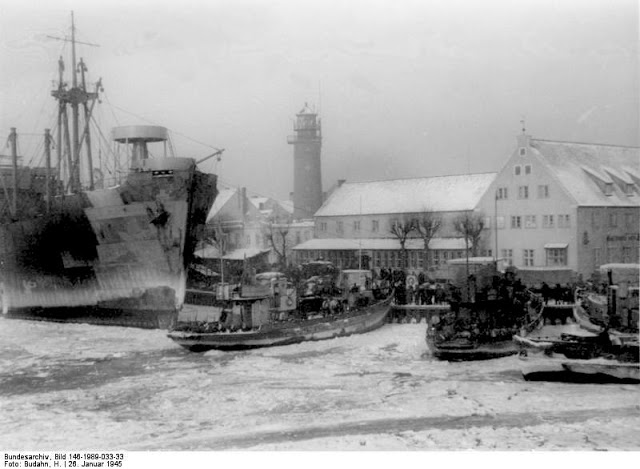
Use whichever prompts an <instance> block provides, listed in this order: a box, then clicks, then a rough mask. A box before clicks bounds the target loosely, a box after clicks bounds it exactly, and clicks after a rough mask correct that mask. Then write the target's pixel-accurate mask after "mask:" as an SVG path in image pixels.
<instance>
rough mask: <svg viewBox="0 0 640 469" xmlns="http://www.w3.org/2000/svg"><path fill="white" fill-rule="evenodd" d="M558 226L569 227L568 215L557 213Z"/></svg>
mask: <svg viewBox="0 0 640 469" xmlns="http://www.w3.org/2000/svg"><path fill="white" fill-rule="evenodd" d="M558 228H571V221H570V219H569V215H558Z"/></svg>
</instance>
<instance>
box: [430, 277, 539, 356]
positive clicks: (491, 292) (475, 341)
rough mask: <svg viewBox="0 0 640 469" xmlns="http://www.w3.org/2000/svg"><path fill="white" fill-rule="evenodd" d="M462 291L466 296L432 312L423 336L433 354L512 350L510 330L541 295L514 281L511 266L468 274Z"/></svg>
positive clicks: (500, 353)
mask: <svg viewBox="0 0 640 469" xmlns="http://www.w3.org/2000/svg"><path fill="white" fill-rule="evenodd" d="M462 293H463V294H464V296H466V298H461V301H456V300H452V301H451V302H450V309H449V310H448V311H443V312H440V313H436V314H433V315H432V316H431V319H430V323H429V325H428V327H427V334H426V340H427V344H428V346H429V349H430V351H431V353H432V354H433V356H434V357H436V358H439V359H441V360H449V361H466V360H487V359H492V358H500V357H505V356H509V355H515V354H517V353H518V351H519V347H518V346H517V345H516V344H514V342H513V335H514V334H515V333H517V331H518V330H520V328H521V327H522V326H523V325H524V324H526V323H527V322H528V321H529V320H530V318H532V317H535V314H536V311H537V310H538V309H539V308H540V306H541V300H540V298H539V297H537V296H536V295H533V294H532V293H531V292H530V291H529V290H527V289H526V288H525V287H524V285H522V284H521V283H520V282H519V281H518V279H517V277H516V270H515V268H513V267H508V268H507V269H506V271H505V272H504V274H503V275H502V276H501V275H499V274H498V272H497V271H496V270H495V269H494V270H493V271H488V272H485V273H484V274H483V275H478V276H477V277H473V278H471V279H469V281H468V283H467V285H465V286H463V287H462ZM465 300H466V301H465Z"/></svg>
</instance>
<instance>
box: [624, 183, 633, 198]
mask: <svg viewBox="0 0 640 469" xmlns="http://www.w3.org/2000/svg"><path fill="white" fill-rule="evenodd" d="M633 189H634V187H633V184H627V185H626V186H625V193H626V194H627V196H629V197H632V196H633V195H634V192H635V191H634V190H633Z"/></svg>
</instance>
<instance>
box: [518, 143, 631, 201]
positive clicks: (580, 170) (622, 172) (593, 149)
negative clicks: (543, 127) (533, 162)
mask: <svg viewBox="0 0 640 469" xmlns="http://www.w3.org/2000/svg"><path fill="white" fill-rule="evenodd" d="M531 147H532V148H533V149H534V151H536V153H537V155H538V156H540V157H541V158H542V159H543V160H544V161H545V163H546V164H547V165H548V166H549V168H550V170H551V172H552V173H553V174H554V175H555V176H556V177H557V178H558V179H559V181H560V182H561V183H562V185H563V186H564V188H565V190H566V191H567V192H568V193H569V194H570V195H571V196H572V197H573V198H574V199H575V201H576V202H577V204H578V205H582V206H602V205H605V206H637V205H638V204H639V203H640V201H639V199H638V188H637V187H636V191H635V192H634V194H635V196H632V197H629V196H628V195H627V194H626V193H625V191H624V190H623V189H622V188H620V187H618V185H617V184H615V183H614V182H615V181H614V180H613V179H612V178H611V176H615V177H617V178H618V179H620V180H622V181H623V182H625V183H631V182H632V181H633V179H634V176H635V177H636V178H637V176H636V175H637V174H638V173H640V148H638V147H622V146H615V145H598V144H589V143H573V142H553V141H548V140H535V139H533V140H531ZM594 179H595V180H594ZM596 180H599V181H601V183H602V184H607V183H608V184H612V183H613V184H612V192H611V195H609V196H607V195H606V194H605V192H604V191H603V190H602V189H601V188H600V187H599V186H598V184H597V183H596Z"/></svg>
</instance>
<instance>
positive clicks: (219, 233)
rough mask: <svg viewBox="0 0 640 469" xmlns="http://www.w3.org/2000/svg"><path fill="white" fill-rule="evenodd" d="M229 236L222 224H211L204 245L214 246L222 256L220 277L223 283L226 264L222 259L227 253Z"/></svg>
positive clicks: (217, 222)
mask: <svg viewBox="0 0 640 469" xmlns="http://www.w3.org/2000/svg"><path fill="white" fill-rule="evenodd" d="M227 238H228V234H227V232H226V231H225V230H224V228H223V227H222V222H220V221H219V220H218V221H215V222H213V224H210V225H209V227H208V229H207V236H206V237H205V238H204V243H205V244H209V245H212V246H214V247H215V248H216V249H217V250H218V255H219V256H220V276H221V281H222V282H224V264H223V260H222V257H223V256H224V255H225V254H226V253H227V241H228V239H227Z"/></svg>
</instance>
